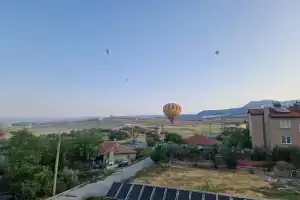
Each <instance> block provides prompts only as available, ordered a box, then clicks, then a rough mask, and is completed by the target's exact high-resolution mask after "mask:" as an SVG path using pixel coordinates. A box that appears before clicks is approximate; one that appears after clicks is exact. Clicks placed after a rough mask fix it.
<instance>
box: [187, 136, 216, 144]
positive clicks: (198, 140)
mask: <svg viewBox="0 0 300 200" xmlns="http://www.w3.org/2000/svg"><path fill="white" fill-rule="evenodd" d="M184 141H185V143H187V144H194V145H199V146H212V145H218V144H220V143H221V142H220V141H219V140H216V139H214V138H210V137H207V136H205V135H198V134H195V135H193V136H191V137H188V138H185V139H184Z"/></svg>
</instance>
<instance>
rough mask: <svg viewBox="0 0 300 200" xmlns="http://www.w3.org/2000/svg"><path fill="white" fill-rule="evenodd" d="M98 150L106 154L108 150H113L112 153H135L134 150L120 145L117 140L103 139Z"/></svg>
mask: <svg viewBox="0 0 300 200" xmlns="http://www.w3.org/2000/svg"><path fill="white" fill-rule="evenodd" d="M99 150H100V152H101V153H104V154H107V153H108V152H109V151H113V152H114V154H130V153H136V151H134V150H132V149H131V148H129V147H126V146H122V145H120V144H119V142H117V141H104V142H103V143H102V144H101V145H100V147H99Z"/></svg>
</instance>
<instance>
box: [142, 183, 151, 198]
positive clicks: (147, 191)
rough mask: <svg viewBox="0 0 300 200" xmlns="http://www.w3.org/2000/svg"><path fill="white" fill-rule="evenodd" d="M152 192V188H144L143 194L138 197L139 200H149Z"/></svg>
mask: <svg viewBox="0 0 300 200" xmlns="http://www.w3.org/2000/svg"><path fill="white" fill-rule="evenodd" d="M152 191H153V187H152V186H145V187H144V189H143V193H142V195H141V197H140V200H150V197H151V194H152Z"/></svg>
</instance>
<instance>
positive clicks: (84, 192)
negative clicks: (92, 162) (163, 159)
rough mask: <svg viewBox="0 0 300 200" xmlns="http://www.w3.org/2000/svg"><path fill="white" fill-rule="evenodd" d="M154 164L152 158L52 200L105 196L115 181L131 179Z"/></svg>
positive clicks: (73, 199) (75, 199)
mask: <svg viewBox="0 0 300 200" xmlns="http://www.w3.org/2000/svg"><path fill="white" fill-rule="evenodd" d="M152 164H153V161H152V160H151V159H150V158H146V159H144V160H141V161H139V162H137V163H135V164H133V165H131V166H129V167H125V168H123V169H121V170H120V171H117V172H116V173H115V174H112V175H111V176H108V177H106V179H104V180H102V181H98V182H96V183H91V184H88V185H85V186H83V187H81V188H77V189H75V190H72V191H70V192H67V193H65V194H63V195H61V196H59V197H57V198H52V199H53V200H83V199H85V198H87V197H91V196H104V195H105V194H106V193H107V192H108V190H109V188H110V186H111V184H112V183H113V182H114V181H123V180H126V179H129V178H131V177H134V176H135V174H136V173H137V172H139V171H141V170H143V169H145V168H147V167H150V166H151V165H152ZM48 200H50V199H48Z"/></svg>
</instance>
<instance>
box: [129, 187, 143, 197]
mask: <svg viewBox="0 0 300 200" xmlns="http://www.w3.org/2000/svg"><path fill="white" fill-rule="evenodd" d="M142 188H143V186H142V185H133V187H132V189H131V192H130V194H129V196H128V197H127V200H137V199H138V198H139V196H140V193H141V190H142Z"/></svg>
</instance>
